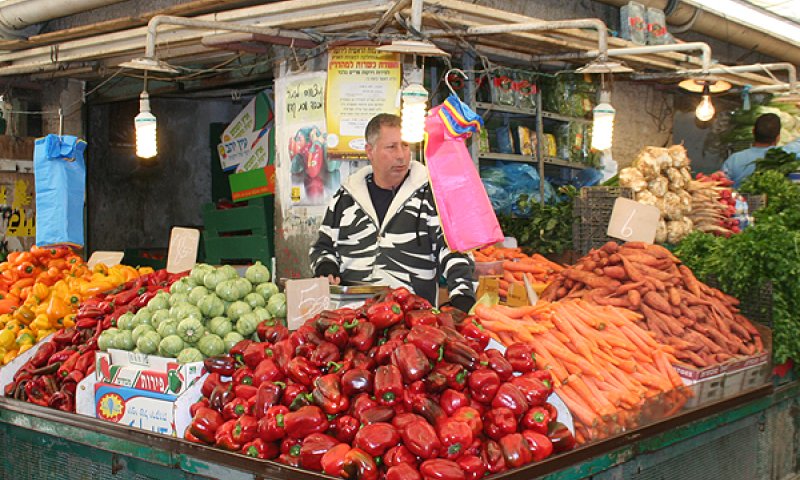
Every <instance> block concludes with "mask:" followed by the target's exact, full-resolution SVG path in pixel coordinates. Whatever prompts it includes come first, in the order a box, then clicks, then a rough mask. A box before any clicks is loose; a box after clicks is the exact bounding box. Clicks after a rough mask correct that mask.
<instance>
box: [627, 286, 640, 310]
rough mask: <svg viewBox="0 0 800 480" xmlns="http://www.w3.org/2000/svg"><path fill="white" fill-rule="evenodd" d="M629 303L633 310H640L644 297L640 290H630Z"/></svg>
mask: <svg viewBox="0 0 800 480" xmlns="http://www.w3.org/2000/svg"><path fill="white" fill-rule="evenodd" d="M628 303H629V304H630V306H631V307H633V308H639V305H641V303H642V296H641V295H639V291H638V290H628Z"/></svg>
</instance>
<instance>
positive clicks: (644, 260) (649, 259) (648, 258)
mask: <svg viewBox="0 0 800 480" xmlns="http://www.w3.org/2000/svg"><path fill="white" fill-rule="evenodd" d="M619 255H620V256H622V257H625V258H626V259H628V260H629V261H631V262H634V263H637V264H640V265H648V266H656V265H659V264H660V259H658V258H656V257H654V256H652V255H649V254H647V253H646V252H645V251H644V250H630V249H622V250H620V251H619Z"/></svg>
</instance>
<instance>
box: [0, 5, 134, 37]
mask: <svg viewBox="0 0 800 480" xmlns="http://www.w3.org/2000/svg"><path fill="white" fill-rule="evenodd" d="M121 1H123V0H69V1H67V2H53V0H26V1H22V2H17V3H12V4H10V5H4V6H0V33H2V34H4V35H5V36H9V37H19V36H21V35H23V34H24V33H23V32H21V31H20V30H21V29H24V28H25V27H29V26H31V25H35V24H37V23H42V22H46V21H48V20H52V19H54V18H61V17H66V16H69V15H74V14H76V13H80V12H86V11H88V10H93V9H95V8H99V7H105V6H107V5H112V4H115V3H119V2H121Z"/></svg>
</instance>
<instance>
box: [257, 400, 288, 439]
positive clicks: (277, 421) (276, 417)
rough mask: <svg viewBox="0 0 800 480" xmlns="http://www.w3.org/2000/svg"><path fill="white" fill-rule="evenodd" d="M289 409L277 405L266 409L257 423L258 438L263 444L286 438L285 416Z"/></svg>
mask: <svg viewBox="0 0 800 480" xmlns="http://www.w3.org/2000/svg"><path fill="white" fill-rule="evenodd" d="M287 413H289V409H288V408H286V407H285V406H283V405H277V406H274V407H270V408H269V409H267V412H266V414H265V415H264V416H263V417H261V419H259V421H258V436H259V438H261V439H263V440H264V441H265V442H274V441H276V440H280V439H282V438H284V437H285V436H286V422H285V420H284V419H285V418H286V414H287Z"/></svg>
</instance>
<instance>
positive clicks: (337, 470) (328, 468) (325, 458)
mask: <svg viewBox="0 0 800 480" xmlns="http://www.w3.org/2000/svg"><path fill="white" fill-rule="evenodd" d="M350 448H351V447H350V445H349V444H347V443H339V444H337V445H336V446H334V447H333V448H331V449H330V450H328V451H327V452H325V454H324V455H322V458H321V459H320V466H321V467H322V471H323V472H325V473H327V474H328V475H332V476H335V477H341V476H342V466H343V465H344V456H345V454H346V453H347V452H349V451H350Z"/></svg>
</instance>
